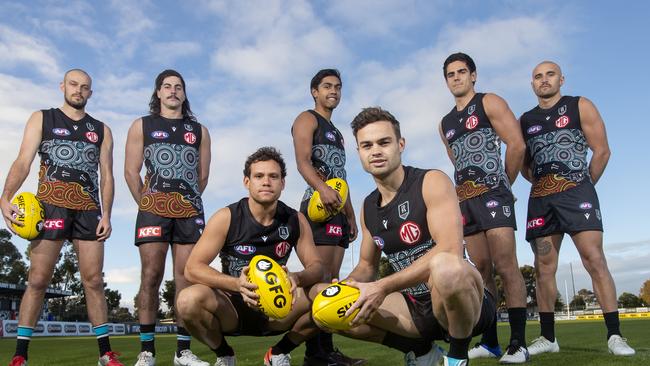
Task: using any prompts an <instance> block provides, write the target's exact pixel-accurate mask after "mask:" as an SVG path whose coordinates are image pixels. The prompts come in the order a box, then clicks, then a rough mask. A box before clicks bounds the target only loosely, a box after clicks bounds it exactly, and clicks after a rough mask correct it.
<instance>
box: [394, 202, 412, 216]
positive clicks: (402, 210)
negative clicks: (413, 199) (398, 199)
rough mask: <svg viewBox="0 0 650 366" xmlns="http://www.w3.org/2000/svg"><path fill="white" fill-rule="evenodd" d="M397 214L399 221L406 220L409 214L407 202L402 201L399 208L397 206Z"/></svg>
mask: <svg viewBox="0 0 650 366" xmlns="http://www.w3.org/2000/svg"><path fill="white" fill-rule="evenodd" d="M397 213H398V214H399V218H400V219H402V220H406V218H407V217H408V216H409V213H410V210H409V201H404V202H402V203H401V204H400V205H399V206H397Z"/></svg>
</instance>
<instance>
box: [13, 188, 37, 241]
mask: <svg viewBox="0 0 650 366" xmlns="http://www.w3.org/2000/svg"><path fill="white" fill-rule="evenodd" d="M11 204H12V205H16V206H18V210H19V211H20V212H21V213H20V215H18V216H16V217H14V219H15V220H16V221H18V222H20V223H22V224H23V226H18V225H16V224H14V223H12V224H11V227H12V229H13V230H14V231H15V232H16V234H18V236H20V237H21V238H23V239H27V240H32V239H34V238H36V237H37V236H38V234H40V232H41V230H42V229H43V222H44V220H45V210H44V209H43V205H41V202H40V201H39V200H38V199H37V198H36V196H34V194H32V193H30V192H22V193H18V194H17V195H16V196H15V197H14V199H12V200H11Z"/></svg>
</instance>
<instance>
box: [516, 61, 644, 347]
mask: <svg viewBox="0 0 650 366" xmlns="http://www.w3.org/2000/svg"><path fill="white" fill-rule="evenodd" d="M563 84H564V76H563V75H562V70H561V69H560V66H558V65H557V64H556V63H554V62H550V61H544V62H542V63H540V64H539V65H537V66H536V67H535V69H534V70H533V80H532V82H531V85H532V87H533V92H535V95H537V102H538V105H537V106H536V107H535V108H533V109H531V110H530V111H528V112H526V113H524V114H523V115H522V116H521V118H520V122H521V130H522V132H523V134H524V140H525V141H526V147H527V153H526V156H525V159H524V160H525V161H524V169H523V170H522V175H523V176H524V177H525V178H526V179H528V180H529V181H530V182H531V183H532V187H531V190H530V198H529V200H528V218H527V220H526V240H528V241H529V242H530V244H531V247H532V249H533V252H534V253H535V273H536V276H537V277H536V278H537V304H538V306H539V319H540V323H541V328H542V329H541V336H540V337H539V338H537V339H535V340H534V341H533V343H532V344H531V345H530V346H529V347H528V350H529V351H530V354H531V355H534V354H539V353H544V352H559V351H560V346H559V344H558V341H557V339H556V338H555V332H554V313H553V309H554V303H555V298H556V296H557V284H556V282H555V273H556V271H557V263H558V256H559V253H560V244H561V243H562V238H563V237H564V234H565V233H566V234H569V235H570V236H571V239H572V240H573V243H574V244H575V246H576V249H577V250H578V253H579V254H580V258H581V259H582V263H583V264H584V266H585V269H586V270H587V272H588V273H589V276H591V280H592V283H593V288H594V291H595V292H596V296H597V297H598V301H599V303H600V306H601V308H602V310H603V315H604V317H605V325H606V326H607V346H608V349H609V352H610V353H612V354H615V355H620V356H629V355H633V354H634V353H635V352H634V349H632V348H631V347H630V346H628V344H627V341H626V340H625V338H622V337H621V331H620V329H619V317H618V311H617V307H618V304H617V302H616V286H615V285H614V280H613V279H612V275H611V274H610V272H609V269H608V267H607V260H606V259H605V253H604V252H603V223H602V213H601V210H600V205H599V203H598V196H597V195H596V190H595V188H594V186H595V184H596V183H597V182H598V180H599V179H600V177H601V176H602V175H603V172H604V171H605V167H606V166H607V161H608V160H609V156H610V150H609V145H608V143H607V134H606V133H605V124H604V122H603V119H602V118H601V117H600V114H599V113H598V110H597V109H596V106H595V105H594V104H593V103H592V102H591V101H590V100H589V99H587V98H584V97H572V96H562V94H561V92H560V88H561V87H562V85H563ZM589 149H591V151H592V156H591V160H590V161H589V162H587V152H588V150H589Z"/></svg>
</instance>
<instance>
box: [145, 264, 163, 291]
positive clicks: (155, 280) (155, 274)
mask: <svg viewBox="0 0 650 366" xmlns="http://www.w3.org/2000/svg"><path fill="white" fill-rule="evenodd" d="M163 275H164V272H163V271H162V270H161V269H159V268H143V269H142V278H141V279H140V288H142V289H144V290H145V291H149V290H150V289H154V290H156V289H157V288H158V287H159V286H160V283H161V282H162V278H163Z"/></svg>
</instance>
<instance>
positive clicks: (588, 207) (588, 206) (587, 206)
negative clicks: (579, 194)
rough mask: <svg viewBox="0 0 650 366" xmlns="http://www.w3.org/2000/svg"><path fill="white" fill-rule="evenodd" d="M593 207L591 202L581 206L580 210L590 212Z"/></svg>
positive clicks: (583, 203)
mask: <svg viewBox="0 0 650 366" xmlns="http://www.w3.org/2000/svg"><path fill="white" fill-rule="evenodd" d="M592 207H593V206H592V205H591V202H582V203H581V204H580V208H581V209H583V210H589V209H590V208H592Z"/></svg>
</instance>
